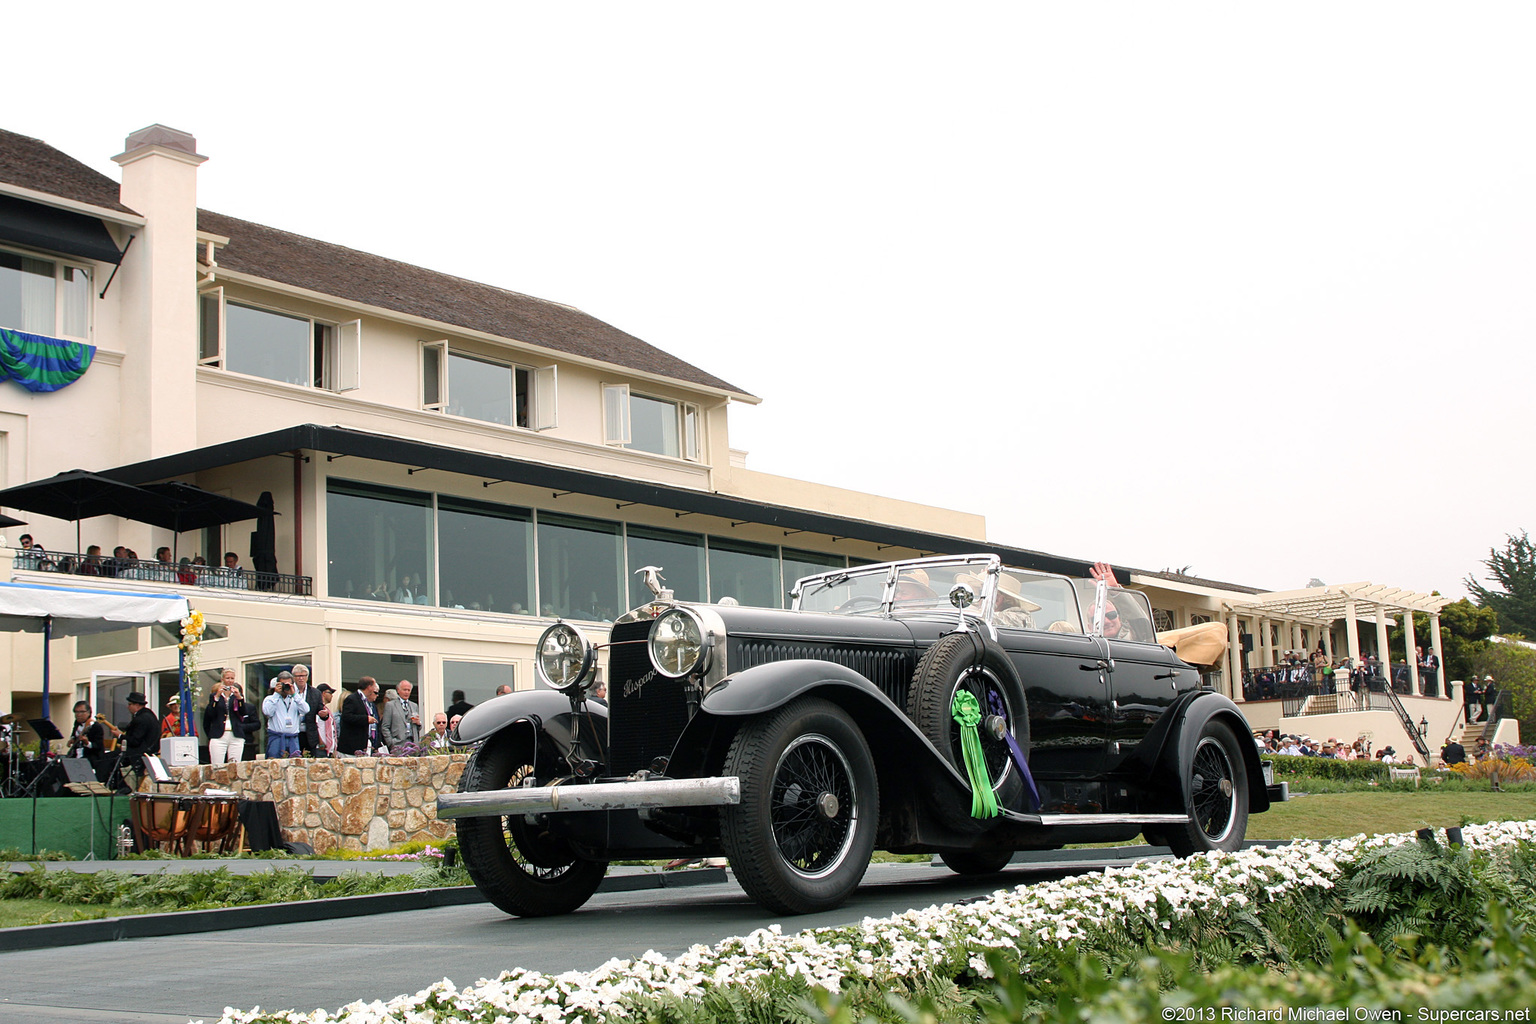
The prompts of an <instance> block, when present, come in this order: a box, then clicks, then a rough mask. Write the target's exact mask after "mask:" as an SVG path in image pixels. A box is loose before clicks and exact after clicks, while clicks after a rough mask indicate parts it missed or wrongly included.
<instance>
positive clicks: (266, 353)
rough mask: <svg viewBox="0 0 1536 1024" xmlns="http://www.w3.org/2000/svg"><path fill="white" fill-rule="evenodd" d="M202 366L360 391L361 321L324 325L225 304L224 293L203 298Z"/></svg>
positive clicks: (215, 291)
mask: <svg viewBox="0 0 1536 1024" xmlns="http://www.w3.org/2000/svg"><path fill="white" fill-rule="evenodd" d="M197 329H198V361H199V362H200V363H202V364H203V365H205V366H217V367H221V368H223V369H226V370H230V371H233V372H234V373H244V374H248V375H250V376H252V377H262V378H265V379H266V380H276V381H281V382H283V383H284V384H298V385H301V386H304V387H315V388H321V389H324V390H326V391H352V390H355V389H356V388H357V387H358V386H359V379H360V363H361V359H362V321H361V320H353V321H350V322H348V323H339V324H332V323H325V322H324V321H320V320H315V319H312V318H310V317H304V316H297V315H295V314H292V313H280V312H277V311H275V310H270V309H259V308H257V307H256V306H247V305H243V304H241V303H238V302H227V301H225V300H224V289H222V288H215V289H213V290H211V291H208V292H204V293H203V294H201V295H199V296H198V315H197Z"/></svg>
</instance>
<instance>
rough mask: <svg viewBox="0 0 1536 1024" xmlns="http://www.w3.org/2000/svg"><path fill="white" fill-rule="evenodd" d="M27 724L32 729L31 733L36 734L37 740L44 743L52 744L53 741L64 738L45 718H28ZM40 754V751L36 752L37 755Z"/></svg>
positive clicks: (56, 727)
mask: <svg viewBox="0 0 1536 1024" xmlns="http://www.w3.org/2000/svg"><path fill="white" fill-rule="evenodd" d="M27 724H28V725H30V726H31V727H32V731H33V732H35V733H37V738H38V739H40V740H42V741H43V742H44V743H52V742H53V741H54V740H61V739H63V738H64V734H63V733H61V732H59V727H58V726H56V725H54V724H53V722H51V721H49V720H48V719H46V718H29V719H27ZM42 752H43V751H42V750H39V751H38V753H39V754H41V753H42Z"/></svg>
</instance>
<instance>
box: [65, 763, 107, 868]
mask: <svg viewBox="0 0 1536 1024" xmlns="http://www.w3.org/2000/svg"><path fill="white" fill-rule="evenodd" d="M63 763H64V774H65V776H66V777H68V779H69V781H68V782H66V783H64V788H65V789H67V790H69V791H70V792H71V793H73V794H75V795H76V796H88V797H90V798H91V831H90V839H89V842H90V844H91V845H90V850H89V851H88V852H87V853H86V855H85V856H84V857H82V858H81V859H82V860H95V859H96V818H97V816H98V815H99V814H100V813H101V812H100V810H99V808H98V807H97V803H96V798H97V797H99V796H112V795H114V794H113V793H112V791H111V790H110V789H108V788H107V787H106V786H103V785H102V784H101V783H100V782H98V781H97V780H96V768H95V766H94V765H92V764H91V762H90V761H87V760H86V759H85V758H83V757H66V758H64V762H63ZM110 807H111V805H110V804H108V808H109V810H108V811H107V816H108V817H111V815H112V812H111V810H110Z"/></svg>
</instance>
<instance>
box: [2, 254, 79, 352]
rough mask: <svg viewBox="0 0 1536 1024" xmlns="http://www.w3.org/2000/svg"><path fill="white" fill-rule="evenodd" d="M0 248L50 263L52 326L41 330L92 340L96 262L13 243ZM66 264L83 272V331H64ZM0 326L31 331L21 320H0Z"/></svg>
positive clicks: (57, 336)
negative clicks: (84, 284)
mask: <svg viewBox="0 0 1536 1024" xmlns="http://www.w3.org/2000/svg"><path fill="white" fill-rule="evenodd" d="M0 252H5V253H10V254H11V255H13V256H20V257H21V258H22V259H28V260H38V261H40V262H43V263H50V264H52V265H53V326H52V327H51V328H50V329H49V330H48V331H46V332H44V336H46V337H50V338H61V339H68V340H70V341H84V342H89V341H90V340H91V338H92V337H93V336H94V335H95V331H96V302H95V298H96V292H95V281H96V266H95V264H93V263H90V262H87V261H85V260H78V259H68V258H64V257H59V256H54V255H52V254H50V253H46V252H42V251H40V250H35V249H26V248H23V247H18V246H12V245H4V246H0ZM66 268H67V269H70V270H79V271H83V272H84V273H85V275H86V280H87V285H86V289H85V295H86V302H85V333H84V334H65V333H64V320H65V317H64V296H65V291H64V271H65V269H66ZM0 327H5V328H7V329H9V330H13V331H21V332H22V333H26V334H30V333H32V332H30V331H27V330H26V329H25V328H24V327H23V326H22V325H21V324H0Z"/></svg>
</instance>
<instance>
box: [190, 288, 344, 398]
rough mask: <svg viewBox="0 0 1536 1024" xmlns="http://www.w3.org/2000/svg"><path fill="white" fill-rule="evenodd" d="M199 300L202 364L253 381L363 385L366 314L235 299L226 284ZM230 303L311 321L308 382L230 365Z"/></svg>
mask: <svg viewBox="0 0 1536 1024" xmlns="http://www.w3.org/2000/svg"><path fill="white" fill-rule="evenodd" d="M197 301H198V310H197V331H198V342H197V365H199V366H207V367H211V368H213V369H216V370H223V371H224V372H225V373H238V374H240V376H242V377H250V378H251V379H253V380H270V381H272V382H273V383H274V384H287V385H288V386H289V387H308V388H313V389H314V390H316V391H329V392H331V393H332V394H338V395H339V394H342V393H344V392H347V391H356V390H358V389H359V388H361V387H362V359H363V354H362V353H363V321H362V318H361V317H358V318H356V319H353V320H326V319H323V318H320V317H314V316H310V315H309V314H307V313H295V312H293V311H292V310H287V309H282V308H281V307H278V306H269V305H264V304H262V303H260V302H254V301H249V300H246V299H231V298H230V297H229V296H228V295H227V294H226V293H225V290H224V288H223V287H215V288H207V289H204V290H202V291H200V292H198V295H197ZM205 302H207V303H212V304H213V305H215V306H216V307H217V315H216V316H212V317H210V316H209V315H208V311H207V307H205V306H204V305H203V304H204V303H205ZM231 303H233V304H234V305H236V306H239V307H240V308H242V309H249V310H253V311H254V312H257V313H269V314H271V315H273V316H285V317H289V318H291V319H293V320H303V321H305V322H306V323H308V324H309V332H308V333H309V344H308V345H307V346H306V348H305V351H306V352H307V354H308V363H309V366H308V369H307V370H306V372H305V375H304V380H305V381H306V383H303V384H297V383H294V382H293V381H287V380H277V379H275V378H272V377H263V376H261V375H259V374H252V373H242V372H241V371H239V370H231V369H229V367H228V363H229V317H228V315H227V313H226V311H227V309H228V307H229V305H230V304H231ZM210 326H212V327H214V329H215V330H216V332H217V336H216V338H215V339H214V340H213V341H212V343H210V341H209V338H208V334H207V331H208V328H209V327H210ZM322 331H323V332H324V334H323V336H320V335H319V332H322ZM317 348H320V349H321V351H320V353H319V354H318V356H317V354H316V351H315V350H316V349H317Z"/></svg>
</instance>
